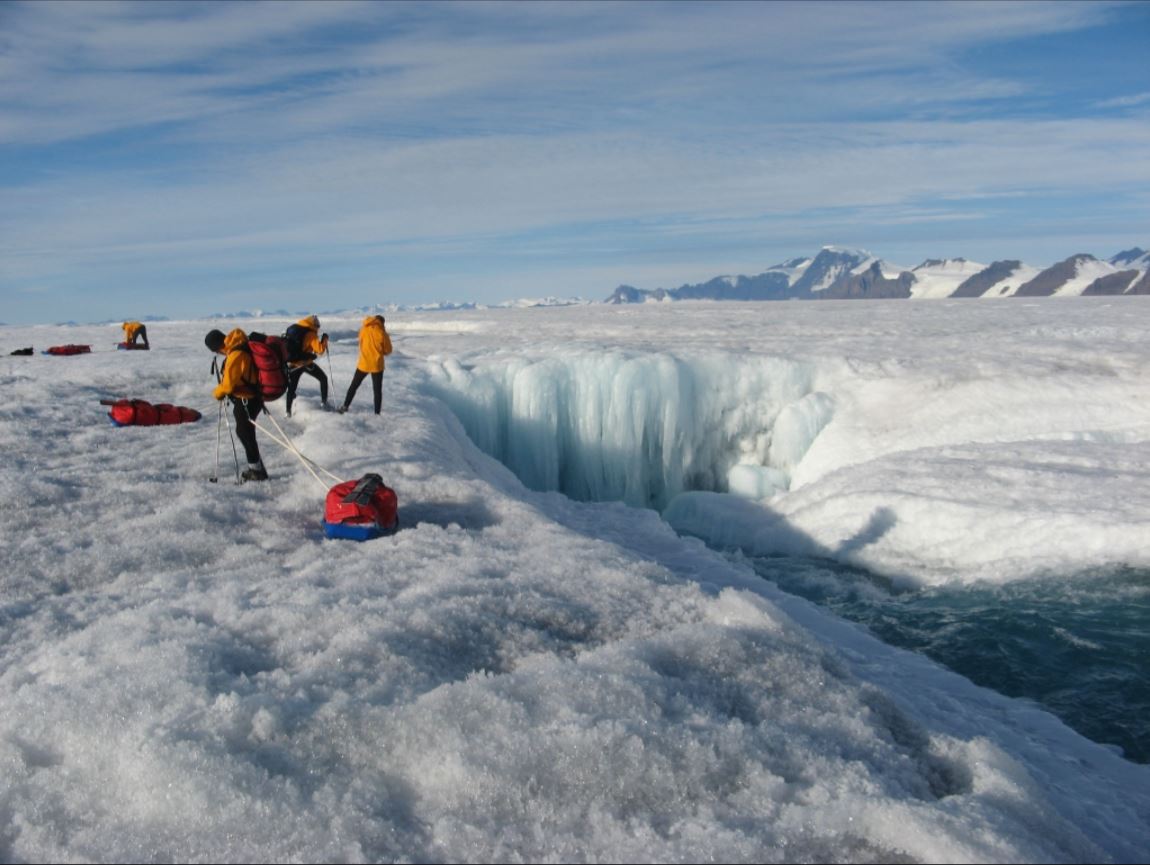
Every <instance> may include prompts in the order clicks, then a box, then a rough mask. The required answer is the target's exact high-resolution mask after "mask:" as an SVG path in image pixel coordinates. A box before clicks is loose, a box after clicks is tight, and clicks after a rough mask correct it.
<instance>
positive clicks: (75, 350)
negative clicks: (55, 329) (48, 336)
mask: <svg viewBox="0 0 1150 865" xmlns="http://www.w3.org/2000/svg"><path fill="white" fill-rule="evenodd" d="M91 350H92V346H90V345H76V344H75V343H69V344H68V345H53V346H50V347H49V348H48V350H47V351H45V352H44V354H56V355H62V354H88V352H90V351H91Z"/></svg>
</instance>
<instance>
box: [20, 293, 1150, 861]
mask: <svg viewBox="0 0 1150 865" xmlns="http://www.w3.org/2000/svg"><path fill="white" fill-rule="evenodd" d="M1148 314H1150V300H1147V299H1146V298H1097V299H1075V298H1069V299H1059V300H1057V301H1055V302H1052V301H1051V300H1049V299H1038V300H1035V301H1021V300H1018V299H1014V300H1010V301H1004V302H1003V303H1001V304H979V303H975V302H969V301H967V302H962V301H933V302H931V303H923V304H907V303H905V302H897V301H895V302H879V301H872V302H867V303H851V302H843V303H834V302H824V303H818V304H767V303H763V304H713V303H712V304H708V303H697V304H696V303H678V304H668V305H641V306H638V305H637V306H622V307H620V306H604V305H594V306H585V307H569V308H551V309H542V308H541V309H504V310H475V311H457V312H440V313H424V314H398V313H397V314H395V315H394V316H390V315H389V320H388V325H389V330H390V331H391V333H392V337H393V340H394V343H395V346H396V351H397V353H396V354H395V355H393V356H392V358H391V359H390V360H389V364H388V370H387V373H386V375H385V380H384V382H385V383H384V401H385V413H384V415H383V416H382V417H375V416H373V415H372V414H371V412H370V390H369V389H368V387H367V386H366V385H365V386H364V387H363V388H361V389H360V392H359V395H358V396H357V399H356V403H355V404H354V405H353V408H352V411H351V412H350V413H349V414H347V415H336V414H330V413H325V412H322V411H320V410H319V406H318V395H317V387H316V384H315V382H314V381H313V380H312V379H310V378H306V377H305V379H304V380H303V382H302V384H301V389H300V396H299V399H298V401H297V403H296V407H297V410H296V411H295V416H294V417H293V418H291V419H284V418H283V417H282V412H280V413H279V414H278V415H277V420H278V421H279V422H280V423H281V424H282V425H283V426H284V428H285V430H287V431H288V433H289V434H290V435H291V437H292V440H293V441H294V442H295V444H296V445H297V446H298V447H299V449H300V450H301V451H302V452H303V453H304V454H306V455H308V456H309V457H310V458H312V459H313V460H315V461H316V462H317V463H319V464H320V465H321V466H323V467H325V468H326V469H328V470H330V471H332V472H334V473H335V474H337V475H339V476H340V477H346V478H354V477H358V476H360V475H362V474H363V473H365V472H368V471H377V472H379V473H381V474H382V475H383V476H384V478H385V480H387V481H388V483H390V484H391V485H392V486H393V487H394V488H395V489H396V490H397V492H398V494H399V498H400V519H401V526H402V529H401V531H399V532H398V533H397V534H395V535H394V536H389V537H384V538H381V539H378V540H374V541H370V542H367V543H362V544H360V543H353V542H348V541H334V540H326V539H325V538H324V536H323V532H322V530H321V527H320V524H319V521H320V518H321V516H322V506H323V497H324V493H325V491H326V488H325V486H324V485H323V484H320V483H317V482H316V480H315V479H314V478H313V477H312V475H311V474H309V473H308V472H306V471H305V470H304V469H303V467H302V465H301V464H300V463H299V462H298V461H296V460H295V458H294V457H293V456H291V455H290V454H288V453H287V452H286V451H284V450H280V449H279V448H277V447H276V446H275V445H274V444H273V443H272V442H271V441H270V440H269V438H268V437H267V436H266V435H261V443H262V446H263V449H264V456H265V462H266V463H267V464H268V467H269V470H270V472H271V474H272V478H273V479H272V480H271V481H269V482H268V483H267V484H262V485H261V484H246V485H243V486H236V485H235V484H233V483H232V482H231V478H232V476H233V474H234V472H233V470H232V455H231V447H230V445H229V444H228V438H227V431H226V430H224V431H223V439H222V449H221V450H220V459H221V466H220V482H219V483H214V484H213V483H209V482H208V478H209V477H210V476H212V475H213V474H215V472H216V454H217V432H218V425H217V422H216V421H217V417H218V415H217V411H216V407H215V404H214V403H213V402H212V401H211V399H210V389H211V384H212V382H211V377H210V372H209V367H210V363H211V357H210V355H209V354H208V352H207V350H206V349H205V348H204V347H203V342H202V340H203V334H204V333H205V332H206V331H207V330H208V329H210V328H212V327H218V326H220V323H219V322H216V321H213V322H164V323H155V324H149V328H148V329H149V336H150V337H151V341H152V344H153V346H154V348H153V350H152V351H151V352H117V351H115V350H114V348H113V346H114V344H115V342H116V341H117V340H118V339H119V337H120V333H119V327H118V325H116V326H77V327H56V326H42V327H21V328H17V327H3V328H0V349H2V350H3V354H4V355H5V356H4V357H3V358H2V359H0V378H2V380H3V383H4V386H5V388H4V390H5V393H6V396H7V399H6V401H5V403H4V406H3V408H0V444H2V446H3V449H4V454H5V460H4V463H3V471H2V473H0V484H2V487H0V492H2V494H3V495H2V497H0V513H2V514H3V519H2V522H0V541H2V548H3V559H2V560H0V586H2V588H3V593H2V595H0V597H2V599H3V600H2V602H0V706H2V707H3V711H0V859H3V860H4V861H13V862H21V861H65V860H67V861H87V860H92V861H172V860H178V861H240V860H243V861H251V860H259V861H320V860H322V861H592V860H596V861H604V860H606V861H634V860H660V861H692V862H695V861H712V860H718V861H755V862H766V861H799V860H807V861H812V860H813V861H883V862H891V861H932V862H959V861H995V862H1004V861H1015V862H1038V861H1078V862H1087V861H1089V862H1094V861H1145V860H1146V859H1147V858H1150V767H1147V766H1144V765H1138V764H1134V763H1132V762H1129V761H1127V760H1124V759H1123V758H1122V757H1121V756H1119V755H1118V754H1116V753H1114V751H1113V750H1112V749H1109V748H1106V747H1104V746H1102V745H1098V744H1094V743H1092V742H1090V741H1088V740H1086V739H1084V738H1082V737H1080V736H1079V735H1078V734H1076V733H1074V732H1072V731H1071V730H1070V729H1069V728H1067V727H1066V726H1064V725H1063V724H1062V723H1061V722H1060V721H1058V720H1057V719H1056V718H1054V717H1053V716H1052V715H1050V714H1048V713H1046V712H1044V711H1042V710H1040V709H1038V708H1037V707H1035V706H1034V705H1033V704H1031V703H1027V702H1023V701H1016V700H1011V699H1008V698H1005V697H1002V696H1000V695H998V694H995V693H993V692H990V691H987V690H985V689H982V688H978V687H975V686H974V685H972V684H971V683H969V682H968V681H967V680H965V679H963V678H961V677H959V676H957V675H954V674H952V673H950V672H948V671H946V670H943V669H942V668H940V667H938V666H937V665H936V664H934V663H932V662H930V661H928V660H926V659H925V658H923V657H921V656H918V655H914V654H911V653H908V652H905V651H901V650H898V649H895V648H891V647H889V646H886V645H884V644H883V643H880V642H879V641H877V640H876V639H874V638H873V637H871V636H870V635H869V634H868V633H867V632H866V631H864V630H863V629H861V628H860V627H858V626H855V625H852V624H849V623H845V622H843V621H841V620H839V619H836V618H835V617H833V616H832V615H831V614H829V613H827V612H825V611H823V610H821V609H819V608H817V607H814V606H813V605H811V604H809V603H807V602H805V601H802V600H799V599H796V598H794V597H791V596H788V595H786V594H784V593H782V592H781V591H779V590H777V589H775V588H774V587H773V586H772V585H771V584H769V583H766V582H764V581H763V580H761V579H760V578H758V577H757V576H756V575H755V573H754V572H753V571H752V570H751V569H750V567H747V566H744V565H742V564H740V562H739V560H738V558H737V557H730V556H723V555H720V554H719V553H717V552H714V551H713V550H712V549H711V548H709V547H707V546H705V545H704V544H703V542H702V541H701V540H699V539H698V538H700V537H701V538H705V539H707V540H708V541H709V542H711V543H712V544H714V545H715V546H718V547H739V548H742V549H744V550H746V551H748V552H751V553H754V554H772V553H784V554H787V553H801V554H803V555H812V554H813V555H819V556H824V557H826V558H830V559H837V560H839V561H841V562H844V563H848V564H853V565H858V566H861V567H865V568H867V569H869V570H871V571H874V572H875V573H879V574H883V575H885V576H888V577H890V578H891V579H892V580H894V581H896V582H905V583H907V584H916V583H918V584H928V583H934V584H937V583H944V582H954V583H964V582H969V581H972V580H976V579H983V580H1019V579H1058V578H1059V576H1060V575H1061V574H1069V573H1078V572H1080V571H1081V570H1082V569H1084V568H1087V567H1089V566H1093V565H1099V564H1107V563H1114V564H1118V563H1125V564H1133V565H1136V566H1142V567H1145V566H1147V565H1150V531H1148V523H1150V484H1148V483H1147V481H1148V480H1150V472H1148V470H1147V468H1146V467H1147V465H1150V384H1148V383H1147V380H1146V376H1145V370H1146V366H1147V361H1148V360H1150V347H1148V346H1150V340H1148V339H1147V337H1148V336H1150V333H1148V331H1150V324H1148V322H1150V317H1148ZM323 319H324V321H323V324H324V330H326V331H327V332H328V333H330V334H331V336H332V339H333V357H332V358H331V360H330V362H328V361H324V362H323V363H322V366H323V368H324V369H325V370H327V371H329V372H330V373H331V374H332V377H333V379H334V388H333V390H334V395H335V398H339V397H340V396H341V395H342V392H343V389H344V388H346V386H347V383H348V380H349V378H350V375H351V372H352V369H353V366H354V360H355V345H354V343H355V333H356V331H357V329H358V326H359V323H360V322H359V318H358V317H348V318H330V317H327V316H324V317H323ZM288 323H290V322H289V320H287V319H285V320H282V321H268V320H264V321H245V322H242V324H243V326H244V327H246V328H255V329H261V330H266V331H269V332H278V331H280V330H282V329H283V327H284V326H286V325H287V324H288ZM60 343H90V344H92V346H93V353H92V354H89V355H79V356H75V357H64V358H58V357H46V356H44V355H40V354H38V353H37V354H36V355H34V356H32V357H10V356H7V354H8V352H9V351H11V350H13V349H16V348H21V347H24V346H28V345H32V346H34V347H35V348H36V350H37V352H39V351H40V350H42V349H43V348H46V347H47V346H48V345H51V344H60ZM118 396H133V397H139V398H143V399H148V400H151V401H153V402H174V403H177V404H182V405H187V406H191V407H193V408H198V409H200V410H201V411H203V412H204V414H205V416H204V419H203V420H202V421H200V422H199V423H196V424H189V425H183V426H174V427H162V428H123V429H121V428H115V427H113V426H112V425H110V424H109V423H108V421H107V419H106V417H105V414H104V412H105V411H106V408H105V407H103V406H101V405H100V404H99V400H100V399H101V398H110V397H118ZM275 410H276V407H275V406H273V412H275ZM468 432H470V434H471V435H470V437H469V435H468ZM481 446H482V447H481ZM484 449H486V451H487V452H485V451H484ZM489 453H492V454H497V455H498V456H500V457H501V458H503V459H504V460H505V461H506V462H507V464H508V465H510V466H512V467H513V468H514V469H515V470H516V472H518V473H519V475H520V476H521V477H522V478H523V480H524V481H526V484H527V486H525V484H524V482H522V481H521V480H520V479H519V478H518V477H516V475H515V474H513V473H512V471H511V470H510V469H508V468H507V467H505V466H504V465H503V464H502V463H500V462H499V461H498V460H496V459H495V458H493V457H492V456H490V455H489ZM529 487H535V488H536V489H530V488H529ZM556 490H564V491H567V492H569V493H571V495H572V496H575V497H577V498H580V499H593V498H600V497H603V498H609V497H612V496H616V495H617V497H619V498H623V499H625V500H626V501H629V502H631V503H632V504H631V505H628V504H623V503H619V502H607V503H602V502H595V501H579V500H576V499H575V498H571V497H568V496H565V495H563V494H561V493H560V492H557V491H556ZM731 490H733V491H734V493H735V494H731V493H730V492H729V491H731ZM640 503H649V504H652V505H656V506H658V507H659V508H661V509H662V510H663V512H664V513H665V515H666V517H667V519H666V520H664V519H662V518H661V517H660V513H659V512H658V511H656V510H652V509H648V508H642V507H634V506H632V505H635V504H640ZM672 526H674V528H673V527H672ZM676 529H678V530H679V531H680V532H682V534H679V533H677V532H676Z"/></svg>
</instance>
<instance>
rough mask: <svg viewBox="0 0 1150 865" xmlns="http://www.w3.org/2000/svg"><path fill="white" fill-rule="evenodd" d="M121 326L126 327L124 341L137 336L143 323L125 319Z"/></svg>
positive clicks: (129, 340)
mask: <svg viewBox="0 0 1150 865" xmlns="http://www.w3.org/2000/svg"><path fill="white" fill-rule="evenodd" d="M121 327H123V328H124V342H131V341H132V340H133V339H135V338H136V334H137V333H139V332H140V329H141V328H142V327H143V325H142V324H140V323H139V322H138V321H125V322H124V323H123V324H122V325H121Z"/></svg>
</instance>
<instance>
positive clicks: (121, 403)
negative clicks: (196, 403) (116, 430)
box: [100, 399, 201, 426]
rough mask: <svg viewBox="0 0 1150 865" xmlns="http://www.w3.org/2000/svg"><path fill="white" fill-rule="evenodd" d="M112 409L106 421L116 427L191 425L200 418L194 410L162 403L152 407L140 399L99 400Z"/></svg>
mask: <svg viewBox="0 0 1150 865" xmlns="http://www.w3.org/2000/svg"><path fill="white" fill-rule="evenodd" d="M100 402H101V404H102V405H108V406H111V407H112V410H111V411H110V412H108V419H109V420H111V421H112V423H113V424H115V425H116V426H159V425H164V424H177V423H193V422H195V421H198V420H199V419H200V417H201V415H200V413H199V412H198V411H196V410H195V409H194V408H185V407H184V406H181V405H171V404H170V403H166V402H162V403H158V404H156V405H152V404H151V403H150V402H147V401H146V400H142V399H118V400H115V401H113V400H101V401H100Z"/></svg>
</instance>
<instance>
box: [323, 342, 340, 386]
mask: <svg viewBox="0 0 1150 865" xmlns="http://www.w3.org/2000/svg"><path fill="white" fill-rule="evenodd" d="M324 354H326V355H327V372H328V376H330V378H331V395H332V397H333V398H334V397H335V395H336V393H337V391H336V388H335V370H333V369H332V368H331V349H330V348H328V349H327V351H325V352H324Z"/></svg>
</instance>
